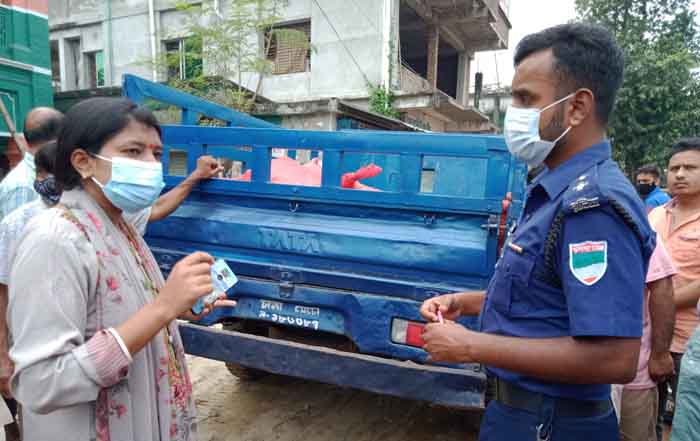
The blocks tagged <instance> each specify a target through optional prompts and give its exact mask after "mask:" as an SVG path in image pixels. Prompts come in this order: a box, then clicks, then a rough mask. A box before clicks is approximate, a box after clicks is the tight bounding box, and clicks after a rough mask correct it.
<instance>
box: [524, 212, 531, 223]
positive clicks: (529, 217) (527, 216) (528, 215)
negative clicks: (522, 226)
mask: <svg viewBox="0 0 700 441" xmlns="http://www.w3.org/2000/svg"><path fill="white" fill-rule="evenodd" d="M531 218H532V214H530V213H528V214H526V215H525V222H527V221H529V220H530V219H531Z"/></svg>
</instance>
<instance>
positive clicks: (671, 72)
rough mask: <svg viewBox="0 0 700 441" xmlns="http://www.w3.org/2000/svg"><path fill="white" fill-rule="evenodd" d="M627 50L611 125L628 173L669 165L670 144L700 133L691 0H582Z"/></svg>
mask: <svg viewBox="0 0 700 441" xmlns="http://www.w3.org/2000/svg"><path fill="white" fill-rule="evenodd" d="M576 7H577V11H578V15H579V17H580V18H581V19H583V20H588V21H592V22H597V23H600V24H603V25H604V26H606V27H607V28H608V29H610V30H611V31H612V32H613V33H614V34H615V36H616V38H617V40H618V43H619V44H620V45H621V46H622V48H623V49H624V51H625V65H626V66H625V78H624V84H623V87H622V89H621V90H620V93H619V95H618V99H617V104H616V108H615V111H614V113H613V115H612V118H611V121H610V138H611V140H612V141H613V144H614V154H615V159H616V160H618V161H619V162H620V164H621V165H622V167H623V168H624V170H625V171H626V172H627V173H628V175H630V176H631V175H632V174H633V173H634V171H635V170H636V169H637V168H638V167H639V166H641V165H643V164H645V163H648V162H652V163H657V164H659V165H660V166H662V167H663V166H665V165H666V164H665V161H666V156H667V154H668V150H669V148H670V146H671V145H672V144H673V143H674V142H675V141H676V140H677V139H678V138H679V137H681V136H692V135H698V134H700V118H698V113H699V112H700V110H699V109H700V78H698V76H693V74H692V73H691V69H692V68H694V67H698V66H700V61H699V60H700V39H699V38H698V29H697V24H696V22H695V14H694V13H693V11H692V4H691V0H577V1H576Z"/></svg>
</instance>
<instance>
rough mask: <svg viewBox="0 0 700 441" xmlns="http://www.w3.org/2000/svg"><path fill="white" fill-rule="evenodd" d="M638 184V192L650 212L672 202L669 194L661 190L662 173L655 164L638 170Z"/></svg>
mask: <svg viewBox="0 0 700 441" xmlns="http://www.w3.org/2000/svg"><path fill="white" fill-rule="evenodd" d="M636 184H637V192H639V196H640V197H641V198H642V200H643V201H644V205H646V207H647V210H649V211H651V210H653V209H654V208H656V207H660V206H661V205H663V204H665V203H666V202H668V201H670V200H671V197H670V196H669V195H668V193H666V192H665V191H663V190H662V189H661V171H660V170H659V167H657V166H656V165H654V164H647V165H645V166H643V167H640V168H639V170H637V180H636Z"/></svg>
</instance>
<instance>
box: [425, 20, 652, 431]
mask: <svg viewBox="0 0 700 441" xmlns="http://www.w3.org/2000/svg"><path fill="white" fill-rule="evenodd" d="M623 68H624V62H623V54H622V51H621V50H620V48H619V47H618V45H617V44H616V42H615V40H614V38H613V36H612V35H611V34H610V32H609V31H608V30H606V29H604V28H602V27H599V26H596V25H590V24H583V23H572V24H565V25H560V26H555V27H553V28H549V29H546V30H544V31H542V32H539V33H536V34H532V35H528V36H526V37H525V38H524V39H523V40H522V41H521V42H520V44H519V45H518V47H517V50H516V54H515V76H514V78H513V82H512V88H511V90H512V92H511V93H512V96H513V103H512V105H511V107H509V108H508V111H507V113H506V118H505V130H504V134H505V138H506V143H507V145H508V148H509V150H510V151H511V153H512V154H513V155H515V156H516V157H517V158H519V159H520V160H522V161H524V162H525V163H527V165H528V166H530V167H536V166H538V165H540V164H541V163H542V162H544V163H545V164H546V165H547V170H546V171H545V172H543V173H542V174H540V175H539V176H538V177H537V178H535V180H534V181H533V182H532V183H531V184H530V186H529V187H528V189H527V195H528V196H527V199H526V202H525V205H524V207H523V210H522V213H521V216H520V219H519V222H518V224H517V227H516V228H515V230H514V231H513V232H512V233H511V235H510V238H509V240H508V243H507V244H506V246H505V247H504V252H503V254H502V256H501V257H500V259H499V261H498V263H497V265H496V268H495V272H494V275H493V277H492V279H491V282H490V284H489V286H488V289H487V291H486V293H484V292H467V293H458V294H447V295H443V296H439V297H436V298H432V299H428V300H426V301H425V302H424V303H423V305H422V307H421V314H422V316H423V317H424V318H425V319H426V320H427V321H429V322H431V323H429V324H428V325H427V326H426V327H425V331H424V333H423V340H424V341H425V346H424V349H425V350H426V351H427V352H428V354H429V355H430V357H431V359H432V360H433V361H436V362H452V363H481V364H484V365H485V366H486V369H487V376H488V384H489V386H488V389H489V396H490V397H492V399H491V400H490V402H489V403H488V406H487V408H486V412H485V414H484V417H483V419H482V422H481V428H480V434H479V439H480V440H481V441H512V440H551V441H578V440H580V441H590V440H596V441H619V428H618V423H617V418H616V415H615V412H614V410H613V408H612V404H611V401H610V393H611V389H610V384H613V383H615V384H620V383H621V384H626V383H629V382H630V381H632V380H633V379H634V377H635V374H636V371H637V362H638V359H639V350H640V337H641V335H642V324H643V315H642V311H643V304H644V280H645V275H646V272H647V265H648V261H649V258H650V256H651V254H652V251H653V249H654V246H655V236H656V235H655V234H654V232H653V231H652V230H651V228H650V227H649V224H648V222H647V218H646V210H645V208H644V206H643V204H642V202H641V200H640V199H639V197H638V196H637V193H636V191H635V189H634V187H633V186H632V185H631V183H630V182H629V180H628V179H627V178H626V177H625V176H624V175H623V173H622V172H621V171H620V169H619V167H618V166H617V164H616V163H615V162H614V161H613V160H612V158H611V145H610V142H609V141H608V140H607V139H606V130H607V122H608V120H609V118H610V114H611V113H612V110H613V107H614V103H615V96H616V93H617V91H618V89H619V87H620V85H621V83H622V78H623ZM438 312H442V314H443V316H444V317H445V318H446V319H448V321H446V322H444V323H440V322H439V320H438V314H437V313H438ZM478 314H480V318H479V329H478V330H476V331H472V330H469V329H467V328H465V327H464V326H461V325H460V324H458V323H454V322H451V321H449V320H453V319H456V318H457V317H459V316H462V315H478Z"/></svg>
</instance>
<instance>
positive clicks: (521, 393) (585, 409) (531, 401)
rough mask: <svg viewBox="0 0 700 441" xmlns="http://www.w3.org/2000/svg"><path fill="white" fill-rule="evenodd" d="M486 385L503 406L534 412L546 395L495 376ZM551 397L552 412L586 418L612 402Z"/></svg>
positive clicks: (604, 408)
mask: <svg viewBox="0 0 700 441" xmlns="http://www.w3.org/2000/svg"><path fill="white" fill-rule="evenodd" d="M488 387H489V394H490V396H491V398H492V399H494V400H496V401H498V402H499V403H501V404H503V405H505V406H508V407H513V408H515V409H520V410H524V411H527V412H531V413H535V414H536V413H539V412H540V409H541V407H542V402H543V401H544V400H545V398H547V397H548V396H547V395H544V394H540V393H537V392H530V391H529V390H526V389H523V388H521V387H518V386H516V385H514V384H511V383H508V382H507V381H503V380H501V379H499V378H496V377H489V380H488ZM551 398H552V399H554V413H555V415H556V416H558V417H564V418H586V417H593V416H600V415H604V414H606V413H608V412H609V411H610V410H611V409H612V402H611V401H610V400H609V399H607V400H597V401H587V400H574V399H568V398H557V397H551Z"/></svg>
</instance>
